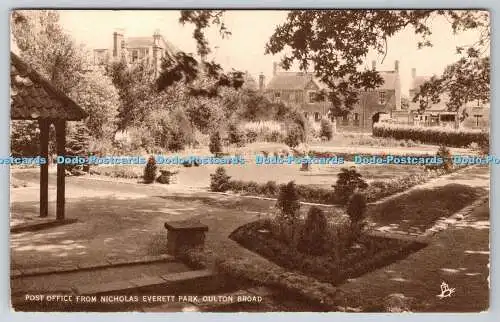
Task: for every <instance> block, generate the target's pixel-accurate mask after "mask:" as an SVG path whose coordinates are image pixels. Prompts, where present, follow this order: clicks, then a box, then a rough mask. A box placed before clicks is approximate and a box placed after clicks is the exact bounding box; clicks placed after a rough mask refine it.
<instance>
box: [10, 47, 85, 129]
mask: <svg viewBox="0 0 500 322" xmlns="http://www.w3.org/2000/svg"><path fill="white" fill-rule="evenodd" d="M10 61H11V63H10V98H11V100H10V101H11V111H10V115H11V119H12V120H37V119H60V120H67V121H79V120H82V119H84V118H86V117H87V116H88V114H87V113H86V112H85V111H84V110H83V109H82V108H81V107H80V106H78V104H76V103H75V102H74V101H73V100H72V99H71V98H69V97H68V96H67V95H66V94H64V93H63V92H61V91H60V90H58V89H57V88H55V87H54V86H53V85H52V84H51V83H50V82H49V81H48V80H46V79H45V78H44V77H42V76H41V75H40V74H38V73H37V72H36V71H35V70H34V69H32V68H31V67H30V66H29V65H28V64H26V63H25V62H23V61H22V60H21V59H20V58H19V57H18V56H17V55H16V54H14V53H12V52H11V53H10Z"/></svg>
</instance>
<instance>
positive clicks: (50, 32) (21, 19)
mask: <svg viewBox="0 0 500 322" xmlns="http://www.w3.org/2000/svg"><path fill="white" fill-rule="evenodd" d="M11 19H12V23H11V26H12V36H13V38H14V40H15V42H16V45H17V47H18V48H19V50H20V56H21V58H22V59H23V60H24V61H26V62H27V63H28V64H29V65H30V66H31V67H33V68H34V69H36V71H37V72H39V73H40V74H41V75H43V76H45V77H46V78H47V79H49V80H50V81H51V83H52V84H53V85H54V86H56V87H57V88H58V89H60V90H62V91H63V92H64V93H65V94H67V95H69V94H70V93H71V90H72V88H73V87H75V86H76V85H77V84H78V83H79V81H80V79H81V77H82V71H83V70H84V69H85V68H84V65H85V61H84V59H83V55H82V52H81V51H80V49H79V48H78V47H77V46H76V45H75V44H74V42H73V40H72V39H71V37H70V36H69V35H67V34H65V33H64V31H63V29H62V28H61V26H60V25H59V13H58V12H57V11H55V10H15V11H13V12H12V15H11Z"/></svg>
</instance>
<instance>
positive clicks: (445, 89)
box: [413, 57, 490, 120]
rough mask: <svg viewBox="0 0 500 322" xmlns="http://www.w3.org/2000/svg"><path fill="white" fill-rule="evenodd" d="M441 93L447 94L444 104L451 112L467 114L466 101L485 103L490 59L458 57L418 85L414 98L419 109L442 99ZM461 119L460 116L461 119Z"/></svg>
mask: <svg viewBox="0 0 500 322" xmlns="http://www.w3.org/2000/svg"><path fill="white" fill-rule="evenodd" d="M442 93H447V94H448V95H447V98H448V99H447V102H446V107H447V108H448V110H449V111H452V112H460V111H461V112H462V115H463V116H465V117H466V116H467V115H466V113H467V112H466V110H465V109H464V106H465V105H466V104H467V103H468V102H474V101H477V102H478V103H487V102H489V100H490V58H489V57H469V58H461V59H460V60H459V61H457V62H456V63H454V64H451V65H449V66H448V67H446V69H445V71H444V73H443V75H441V76H440V77H435V76H434V77H432V78H431V79H430V80H428V81H427V82H425V83H423V84H422V85H421V86H420V89H419V91H418V92H417V94H416V95H415V96H414V97H413V102H418V103H419V107H420V110H425V109H427V108H429V107H430V106H431V105H432V104H437V103H439V102H441V99H442ZM463 119H464V118H463V117H462V120H463Z"/></svg>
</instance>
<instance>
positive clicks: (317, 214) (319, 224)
mask: <svg viewBox="0 0 500 322" xmlns="http://www.w3.org/2000/svg"><path fill="white" fill-rule="evenodd" d="M327 228H328V225H327V220H326V217H325V214H324V213H323V211H322V210H321V209H319V208H318V207H314V206H313V207H311V208H310V209H309V212H308V214H307V218H306V222H305V224H304V227H303V229H302V233H301V236H300V240H299V243H298V246H297V249H298V250H299V251H300V252H302V253H306V254H310V255H315V256H319V255H323V254H324V253H325V252H326V248H325V246H326V243H327Z"/></svg>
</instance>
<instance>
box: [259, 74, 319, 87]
mask: <svg viewBox="0 0 500 322" xmlns="http://www.w3.org/2000/svg"><path fill="white" fill-rule="evenodd" d="M311 80H312V74H306V73H301V72H279V73H277V74H276V75H274V76H273V78H272V79H271V81H269V84H268V85H267V86H266V89H270V90H303V89H305V88H306V86H307V85H308V84H309V82H311ZM315 83H316V82H315ZM316 85H317V84H316ZM318 87H319V86H318Z"/></svg>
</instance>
